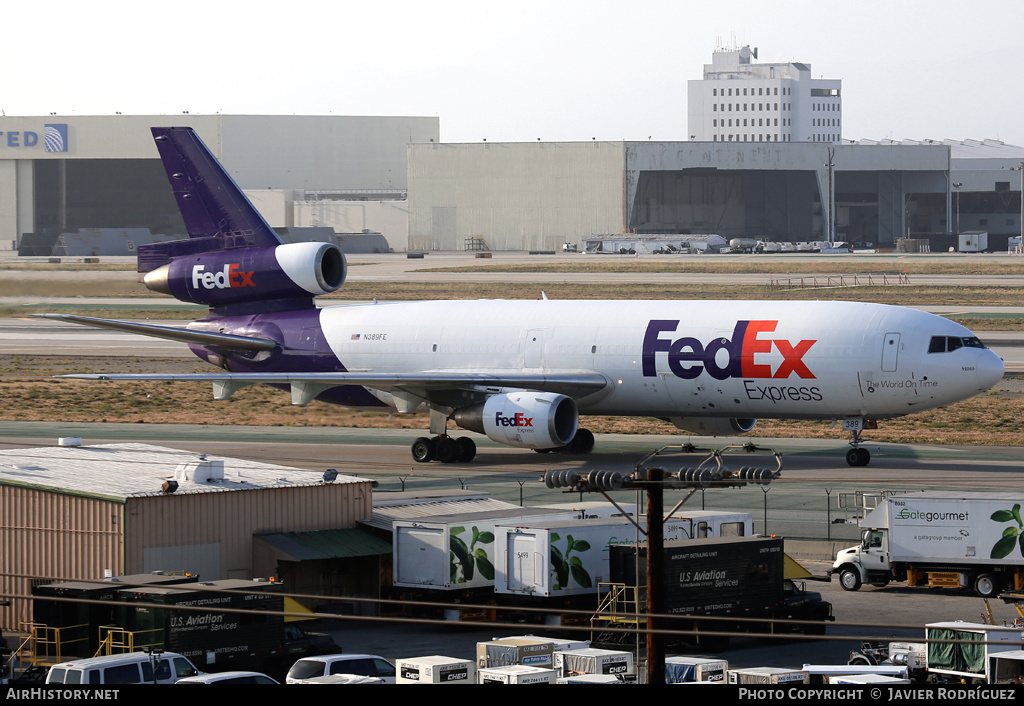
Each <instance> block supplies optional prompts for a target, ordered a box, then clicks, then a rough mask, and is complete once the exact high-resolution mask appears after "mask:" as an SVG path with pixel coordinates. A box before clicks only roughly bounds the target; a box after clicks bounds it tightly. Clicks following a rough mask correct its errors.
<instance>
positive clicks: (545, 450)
mask: <svg viewBox="0 0 1024 706" xmlns="http://www.w3.org/2000/svg"><path fill="white" fill-rule="evenodd" d="M552 450H553V449H534V451H535V452H537V453H539V454H546V453H550V452H551V451H552Z"/></svg>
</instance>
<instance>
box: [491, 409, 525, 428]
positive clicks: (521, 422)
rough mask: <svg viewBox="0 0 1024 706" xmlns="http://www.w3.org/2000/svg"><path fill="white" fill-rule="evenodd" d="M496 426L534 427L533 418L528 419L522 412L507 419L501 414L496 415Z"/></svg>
mask: <svg viewBox="0 0 1024 706" xmlns="http://www.w3.org/2000/svg"><path fill="white" fill-rule="evenodd" d="M494 426H496V427H532V426H533V417H527V416H526V415H524V414H523V413H522V412H516V413H515V414H513V415H512V416H511V417H506V416H505V415H504V414H502V413H501V412H495V413H494Z"/></svg>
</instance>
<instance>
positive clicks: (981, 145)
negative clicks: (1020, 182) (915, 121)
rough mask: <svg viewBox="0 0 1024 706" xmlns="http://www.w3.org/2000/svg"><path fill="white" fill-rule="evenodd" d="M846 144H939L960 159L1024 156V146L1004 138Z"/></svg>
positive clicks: (856, 143) (853, 142)
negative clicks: (1006, 141)
mask: <svg viewBox="0 0 1024 706" xmlns="http://www.w3.org/2000/svg"><path fill="white" fill-rule="evenodd" d="M843 144H844V145H864V146H869V147H870V146H876V145H881V146H891V145H899V146H903V147H915V146H922V145H923V146H925V147H928V146H930V145H938V146H945V147H949V154H950V157H951V158H952V159H954V160H958V159H1022V158H1024V147H1021V146H1019V145H1008V144H1006V143H1005V142H1003V141H1002V140H991V139H985V140H970V139H968V140H950V139H945V140H929V139H924V140H911V139H902V140H868V139H862V140H843Z"/></svg>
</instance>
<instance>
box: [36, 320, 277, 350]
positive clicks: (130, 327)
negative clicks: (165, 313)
mask: <svg viewBox="0 0 1024 706" xmlns="http://www.w3.org/2000/svg"><path fill="white" fill-rule="evenodd" d="M32 316H33V317H35V318H38V319H53V320H55V321H66V322H68V323H72V324H83V325H85V326H95V327H97V328H108V329H113V330H115V331H125V332H127V333H137V334H140V335H142V336H152V337H154V338H165V339H167V340H170V341H180V342H182V343H198V344H201V345H205V346H220V347H221V348H231V349H233V350H243V351H269V350H273V349H274V348H276V347H277V343H276V342H275V341H272V340H270V339H269V338H254V337H249V336H234V335H232V334H228V333H207V332H205V331H191V330H189V329H184V328H175V327H174V326H157V325H155V324H140V323H135V322H130V321H116V320H114V319H97V318H94V317H92V316H75V315H74V314H32Z"/></svg>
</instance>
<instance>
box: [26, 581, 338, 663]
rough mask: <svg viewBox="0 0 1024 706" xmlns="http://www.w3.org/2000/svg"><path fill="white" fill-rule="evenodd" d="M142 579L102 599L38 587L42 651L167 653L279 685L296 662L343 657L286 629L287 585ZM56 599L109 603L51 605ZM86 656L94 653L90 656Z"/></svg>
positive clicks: (82, 589) (77, 590)
mask: <svg viewBox="0 0 1024 706" xmlns="http://www.w3.org/2000/svg"><path fill="white" fill-rule="evenodd" d="M129 578H130V579H132V580H130V581H129V580H127V579H129ZM137 578H138V577H124V579H126V580H123V581H114V582H111V583H110V584H109V585H108V584H107V583H105V582H104V583H103V584H101V585H100V588H102V589H103V591H105V592H106V593H97V592H96V591H97V590H98V589H96V588H95V586H96V585H97V584H92V583H84V584H83V585H82V586H78V585H77V584H60V585H56V586H55V587H46V586H40V587H37V591H36V597H35V598H34V610H33V614H34V615H35V616H36V620H37V622H36V623H35V624H34V625H33V628H32V629H33V633H35V634H36V635H38V637H37V638H36V639H35V643H36V645H37V651H39V650H40V649H42V650H43V651H44V652H53V653H58V654H69V653H70V654H72V655H75V654H78V655H81V656H83V657H92V656H93V655H98V654H99V655H103V654H106V655H116V654H119V653H124V652H132V651H136V650H142V649H157V650H167V651H170V652H176V653H179V654H182V655H185V656H186V657H188V658H189V659H190V660H191V661H192V662H193V663H195V664H196V665H197V666H198V667H199V668H200V669H202V670H203V671H217V672H219V671H225V670H253V671H259V672H265V673H267V674H270V675H271V676H272V677H274V678H283V676H284V673H285V671H287V669H288V667H289V666H290V665H291V664H292V663H293V662H294V661H295V660H296V659H299V658H301V657H305V656H307V655H316V654H324V653H330V652H338V651H339V648H338V646H337V645H336V644H335V643H334V641H333V640H332V639H331V638H330V636H328V635H324V634H320V633H313V632H307V631H306V630H304V629H303V628H302V627H300V626H299V625H297V624H295V623H290V624H285V622H284V619H283V617H281V613H282V612H283V610H284V596H283V595H282V592H283V588H284V585H283V584H281V583H274V582H268V581H245V580H236V579H226V580H221V581H206V582H196V581H195V580H194V577H193V579H192V580H191V582H189V583H176V584H173V585H167V583H166V582H161V584H160V585H156V584H144V583H141V582H140V581H138V580H137ZM126 586H130V587H129V588H126ZM56 596H60V597H65V598H66V597H83V598H85V597H88V598H92V599H93V600H100V601H102V602H101V603H98V604H78V603H68V602H62V601H55V600H52V598H54V597H56ZM90 605H92V607H89V606H90ZM82 606H86V607H85V608H83V607H82ZM96 606H99V609H96ZM236 611H253V613H252V614H251V615H247V614H246V613H244V612H236ZM89 635H95V636H96V637H95V638H89V637H88V636H89ZM86 649H87V650H89V651H90V652H89V653H88V654H83V652H84V650H86ZM65 660H66V658H65V659H64V660H59V661H65ZM55 661H58V660H54V661H53V662H55ZM53 662H51V663H53Z"/></svg>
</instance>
